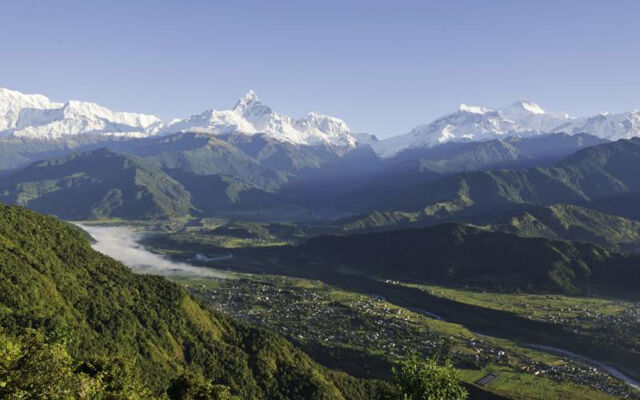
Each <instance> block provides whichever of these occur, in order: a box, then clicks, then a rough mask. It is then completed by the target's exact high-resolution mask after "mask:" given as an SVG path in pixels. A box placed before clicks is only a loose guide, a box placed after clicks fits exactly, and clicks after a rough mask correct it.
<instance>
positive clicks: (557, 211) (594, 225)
mask: <svg viewBox="0 0 640 400" xmlns="http://www.w3.org/2000/svg"><path fill="white" fill-rule="evenodd" d="M490 227H491V228H492V229H495V230H500V231H504V232H510V233H514V234H517V235H519V236H525V237H544V238H548V239H563V240H575V241H581V242H591V243H595V244H597V245H600V246H603V247H606V248H609V249H613V250H622V251H625V252H637V251H638V250H640V222H638V221H634V220H630V219H626V218H622V217H618V216H614V215H608V214H604V213H601V212H599V211H596V210H592V209H588V208H584V207H579V206H573V205H559V204H558V205H552V206H545V207H533V208H529V209H527V210H525V211H522V212H518V213H514V214H512V215H509V216H508V217H502V218H499V222H497V223H495V224H491V225H490Z"/></svg>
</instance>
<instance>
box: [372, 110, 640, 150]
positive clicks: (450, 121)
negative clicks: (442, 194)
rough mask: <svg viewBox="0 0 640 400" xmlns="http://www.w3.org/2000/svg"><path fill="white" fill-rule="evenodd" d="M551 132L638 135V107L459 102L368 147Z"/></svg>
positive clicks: (400, 147) (619, 136)
mask: <svg viewBox="0 0 640 400" xmlns="http://www.w3.org/2000/svg"><path fill="white" fill-rule="evenodd" d="M551 132H565V133H569V134H575V133H590V134H592V135H595V136H599V137H602V138H604V139H607V140H617V139H628V138H632V137H636V136H640V109H638V110H635V111H632V112H627V113H621V114H608V113H603V114H598V115H596V116H593V117H587V118H574V117H571V116H569V115H568V114H566V113H558V112H547V111H545V110H544V109H543V108H542V107H540V106H539V105H537V104H535V103H532V102H529V101H517V102H515V103H513V104H511V105H510V106H508V107H505V108H501V109H491V108H485V107H478V106H467V105H465V104H462V105H460V107H459V109H458V111H456V112H454V113H451V114H448V115H445V116H443V117H441V118H438V119H436V120H435V121H433V122H430V123H428V124H424V125H419V126H417V127H415V128H414V129H412V130H411V131H410V132H408V133H406V134H403V135H399V136H395V137H391V138H389V139H386V140H382V141H379V142H377V143H373V144H372V147H373V148H374V149H375V150H376V152H377V153H378V154H379V155H380V156H382V157H391V156H394V155H395V154H397V153H399V152H400V151H402V150H406V149H410V148H420V147H433V146H436V145H439V144H443V143H447V142H462V141H486V140H492V139H499V138H504V137H508V136H514V135H518V136H522V137H526V136H533V135H538V134H541V133H551Z"/></svg>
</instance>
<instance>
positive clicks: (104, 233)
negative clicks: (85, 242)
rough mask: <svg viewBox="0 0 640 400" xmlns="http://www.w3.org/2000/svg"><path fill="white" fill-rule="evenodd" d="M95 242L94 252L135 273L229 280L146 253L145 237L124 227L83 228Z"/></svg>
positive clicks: (217, 272)
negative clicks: (143, 239)
mask: <svg viewBox="0 0 640 400" xmlns="http://www.w3.org/2000/svg"><path fill="white" fill-rule="evenodd" d="M77 225H78V226H79V227H81V228H82V229H84V230H85V231H86V232H87V233H89V234H90V235H91V237H93V238H94V239H95V241H96V242H95V243H94V244H93V245H92V247H93V249H94V250H96V251H99V252H100V253H102V254H106V255H108V256H109V257H112V258H115V259H116V260H118V261H120V262H122V263H123V264H125V265H126V266H128V267H130V268H131V269H133V270H134V271H135V272H139V273H144V274H153V275H166V276H202V277H211V278H227V277H228V275H227V274H225V273H224V272H222V271H219V270H214V269H209V268H203V267H196V266H194V265H191V264H187V263H182V262H174V261H171V260H169V259H167V258H165V257H162V256H161V255H158V254H155V253H152V252H150V251H148V250H147V249H145V248H144V247H143V246H142V245H141V244H139V243H138V242H139V240H140V239H141V233H140V232H138V231H136V230H134V229H132V228H128V227H122V226H92V225H81V224H77Z"/></svg>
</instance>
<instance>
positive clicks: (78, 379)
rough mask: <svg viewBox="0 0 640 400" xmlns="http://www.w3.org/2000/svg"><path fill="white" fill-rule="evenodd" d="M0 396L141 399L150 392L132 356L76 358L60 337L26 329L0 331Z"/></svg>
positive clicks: (13, 397)
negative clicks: (17, 332)
mask: <svg viewBox="0 0 640 400" xmlns="http://www.w3.org/2000/svg"><path fill="white" fill-rule="evenodd" d="M0 397H2V398H6V399H94V400H101V399H105V400H106V399H108V400H143V399H151V398H152V397H153V396H152V395H151V392H150V391H149V389H148V388H146V387H145V386H144V385H143V384H142V381H141V380H140V377H139V375H138V370H137V369H136V368H135V365H134V364H133V363H132V362H126V361H122V360H118V359H115V358H102V359H99V360H95V361H85V362H82V363H78V362H77V361H76V360H74V359H73V357H71V355H70V354H69V353H68V351H67V348H66V345H65V343H63V342H59V341H56V340H55V338H46V337H45V336H44V335H43V334H42V333H41V332H38V331H35V330H27V332H26V333H25V334H23V335H21V336H20V337H12V336H9V335H6V334H0Z"/></svg>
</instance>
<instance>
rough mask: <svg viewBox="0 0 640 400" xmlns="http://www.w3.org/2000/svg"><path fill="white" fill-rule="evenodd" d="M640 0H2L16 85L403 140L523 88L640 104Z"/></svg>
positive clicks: (560, 104)
mask: <svg viewBox="0 0 640 400" xmlns="http://www.w3.org/2000/svg"><path fill="white" fill-rule="evenodd" d="M638 18H640V1H615V0H610V1H604V0H602V1H569V0H565V1H532V0H531V1H499V0H493V1H482V0H475V1H439V2H435V1H433V2H428V1H420V2H417V1H416V2H414V1H401V0H400V1H388V2H384V1H375V0H373V1H348V0H343V1H332V0H324V1H317V2H315V1H225V2H213V1H188V0H187V1H160V0H156V1H142V0H140V1H136V0H128V1H119V0H109V1H92V0H84V1H65V0H59V1H47V0H42V1H31V0H2V1H1V2H0V21H1V23H0V35H1V37H2V40H0V86H3V87H8V88H12V89H16V90H20V91H23V92H35V93H42V94H45V95H47V96H49V97H50V98H52V99H54V100H66V99H70V98H73V99H79V100H89V101H95V102H98V103H100V104H103V105H105V106H107V107H110V108H113V109H116V110H120V111H137V112H148V113H154V114H157V115H159V116H160V117H162V118H167V119H168V118H174V117H183V116H188V115H190V114H193V113H197V112H200V111H203V110H205V109H208V108H218V109H224V108H229V107H231V106H233V104H234V103H235V101H236V100H237V98H239V97H240V96H241V95H242V94H244V92H246V91H247V90H248V89H254V90H255V91H256V92H257V93H258V95H259V96H260V97H261V99H262V100H263V101H264V102H265V103H267V104H269V105H271V106H272V107H273V108H274V109H275V110H276V111H279V112H282V113H286V114H290V115H293V116H300V115H303V114H304V113H306V112H308V111H316V112H321V113H326V114H331V115H335V116H338V117H341V118H343V119H345V120H346V121H347V123H348V124H349V125H350V127H351V128H352V130H354V131H365V132H372V133H376V134H378V135H379V136H380V137H387V136H390V135H394V134H399V133H404V132H406V131H408V130H409V129H410V128H412V127H413V126H414V125H416V124H419V123H423V122H427V121H430V120H432V119H434V118H435V117H438V116H440V115H442V114H445V113H448V112H451V111H453V110H455V109H456V107H457V106H458V104H459V103H467V104H481V105H485V106H491V107H499V106H502V105H508V104H510V103H511V102H513V101H515V100H518V99H527V100H532V101H535V102H537V103H539V104H540V105H542V106H543V107H544V108H546V109H548V110H558V111H567V112H569V113H571V114H574V115H587V114H592V113H596V112H600V111H628V110H631V109H635V108H638V107H640V24H639V23H638Z"/></svg>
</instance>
